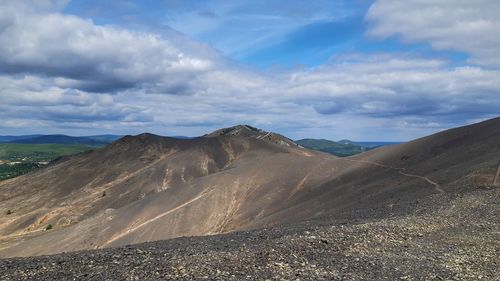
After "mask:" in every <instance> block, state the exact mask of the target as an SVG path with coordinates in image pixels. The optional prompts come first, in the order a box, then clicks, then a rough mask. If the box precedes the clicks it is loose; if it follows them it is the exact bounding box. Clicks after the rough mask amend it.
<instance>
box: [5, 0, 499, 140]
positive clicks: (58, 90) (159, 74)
mask: <svg viewBox="0 0 500 281" xmlns="http://www.w3.org/2000/svg"><path fill="white" fill-rule="evenodd" d="M412 3H413V2H412ZM49 6H50V5H49ZM58 8H60V7H59V6H57V5H56V6H55V7H52V6H50V7H48V8H44V9H42V11H40V10H39V9H35V10H30V9H29V8H20V7H19V6H10V9H11V10H10V11H8V12H5V11H6V10H3V9H1V10H0V26H1V28H0V71H1V72H2V73H3V74H0V119H1V120H2V122H1V123H0V132H4V131H8V132H18V133H27V132H30V133H31V132H33V133H37V132H38V133H40V132H43V133H47V132H48V130H50V132H63V133H74V134H78V133H81V132H83V133H103V132H110V133H140V132H143V131H152V132H156V133H160V134H170V135H184V134H185V135H194V134H202V133H206V132H207V130H210V129H216V128H219V127H221V126H229V125H234V124H236V123H249V124H253V125H255V126H258V127H263V128H265V129H268V130H277V131H279V132H281V133H284V134H287V135H289V136H291V137H306V136H310V137H330V138H346V137H350V138H355V139H371V140H375V139H378V140H389V139H408V138H412V137H416V136H421V135H424V134H427V133H430V132H434V131H435V130H438V129H443V128H447V127H450V126H456V125H460V124H463V123H466V122H469V121H470V120H477V119H478V118H486V117H492V116H494V115H498V113H499V112H498V108H500V99H498V96H499V95H500V71H498V70H494V69H485V68H483V67H482V66H469V67H451V66H450V65H449V64H448V62H446V61H444V60H440V59H428V58H422V57H412V56H405V55H395V54H378V55H369V56H367V55H349V56H347V55H345V56H338V57H336V58H335V59H332V61H330V62H329V63H327V64H325V65H323V66H320V67H318V68H316V69H306V70H302V71H291V70H290V71H282V72H279V73H271V72H268V73H259V72H255V71H251V70H248V69H244V68H242V67H240V66H235V65H232V64H230V63H229V62H227V61H225V60H224V59H223V58H221V57H219V55H217V53H216V51H214V50H212V49H210V48H209V47H207V46H205V45H203V44H200V43H197V42H194V41H192V40H189V39H188V38H185V37H183V36H180V35H172V37H167V36H165V35H163V36H162V35H158V34H154V33H147V32H132V31H128V30H125V29H123V28H118V27H110V26H99V25H96V24H94V23H93V22H91V21H88V20H84V19H81V18H78V17H75V16H67V15H63V14H60V13H58V12H57V9H58ZM374 9H375V11H376V7H375V8H374ZM377 9H378V8H377ZM372 11H373V9H372ZM371 13H373V12H371ZM485 48H486V47H485ZM478 58H479V57H478ZM497 58H498V56H497V57H495V58H494V59H497ZM494 59H492V60H494ZM20 124H22V125H23V126H21V127H20V126H19V125H20ZM22 128H24V131H21V129H22Z"/></svg>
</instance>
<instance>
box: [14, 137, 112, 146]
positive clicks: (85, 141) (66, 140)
mask: <svg viewBox="0 0 500 281" xmlns="http://www.w3.org/2000/svg"><path fill="white" fill-rule="evenodd" d="M10 143H23V144H48V143H52V144H54V143H56V144H80V145H94V146H100V145H105V144H107V142H106V141H102V140H96V139H92V138H87V137H71V136H66V135H43V136H38V137H33V138H25V139H17V140H13V141H10Z"/></svg>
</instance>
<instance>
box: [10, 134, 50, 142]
mask: <svg viewBox="0 0 500 281" xmlns="http://www.w3.org/2000/svg"><path fill="white" fill-rule="evenodd" d="M40 136H42V135H23V136H0V143H5V142H14V141H17V140H23V139H32V138H36V137H40Z"/></svg>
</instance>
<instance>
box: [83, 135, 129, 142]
mask: <svg viewBox="0 0 500 281" xmlns="http://www.w3.org/2000/svg"><path fill="white" fill-rule="evenodd" d="M122 137H123V135H95V136H82V137H81V138H86V139H91V140H95V141H98V142H102V143H112V142H114V141H116V140H118V139H120V138H122Z"/></svg>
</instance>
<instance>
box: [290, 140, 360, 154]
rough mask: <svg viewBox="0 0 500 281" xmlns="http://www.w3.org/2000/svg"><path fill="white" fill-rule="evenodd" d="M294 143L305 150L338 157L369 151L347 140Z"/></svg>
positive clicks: (299, 141) (301, 141)
mask: <svg viewBox="0 0 500 281" xmlns="http://www.w3.org/2000/svg"><path fill="white" fill-rule="evenodd" d="M295 142H296V143H297V144H299V145H302V146H303V147H305V148H309V149H312V150H318V151H322V152H326V153H330V154H333V155H336V156H340V157H346V156H351V155H355V154H358V153H361V152H363V151H366V150H368V149H369V148H367V147H364V146H361V145H358V144H355V143H353V142H351V141H348V140H342V141H340V142H335V141H331V140H325V139H302V140H298V141H295Z"/></svg>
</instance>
